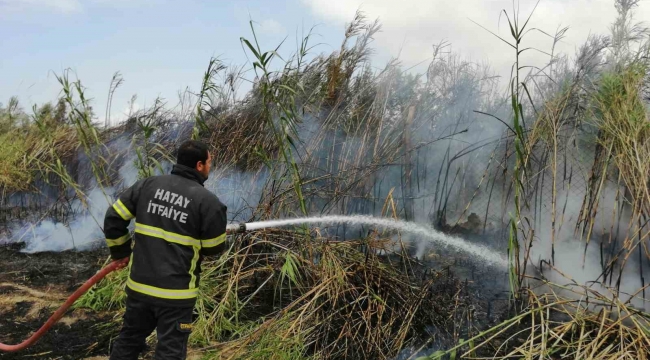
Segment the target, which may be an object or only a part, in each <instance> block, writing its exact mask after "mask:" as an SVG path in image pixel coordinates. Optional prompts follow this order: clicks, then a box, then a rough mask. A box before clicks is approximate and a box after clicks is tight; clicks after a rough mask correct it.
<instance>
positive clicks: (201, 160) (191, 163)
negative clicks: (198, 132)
mask: <svg viewBox="0 0 650 360" xmlns="http://www.w3.org/2000/svg"><path fill="white" fill-rule="evenodd" d="M211 162H212V156H211V155H210V152H209V151H208V146H207V145H206V144H205V143H203V142H201V141H196V140H189V141H186V142H184V143H183V144H181V146H180V148H178V154H177V155H176V163H177V164H180V165H185V166H187V167H190V168H193V169H196V171H198V172H199V173H201V175H203V176H205V178H206V179H207V178H208V174H210V163H211Z"/></svg>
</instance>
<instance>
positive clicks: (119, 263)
mask: <svg viewBox="0 0 650 360" xmlns="http://www.w3.org/2000/svg"><path fill="white" fill-rule="evenodd" d="M244 231H246V225H245V224H243V223H242V224H233V225H228V228H227V229H226V233H235V232H244ZM128 263H129V259H128V258H126V259H121V260H115V261H112V262H111V263H110V264H108V266H106V267H104V268H103V269H101V270H99V271H98V272H97V273H96V274H95V275H93V277H91V278H90V279H88V280H87V281H86V282H85V283H84V284H83V285H81V286H80V287H79V288H78V289H77V291H75V292H74V293H73V294H72V295H70V297H69V298H68V299H67V300H66V302H65V303H63V305H61V307H59V309H58V310H57V311H56V312H54V314H52V316H50V318H49V319H48V320H47V321H46V322H45V324H43V326H41V328H40V329H38V331H36V332H35V333H34V334H32V336H30V337H29V338H28V339H27V340H25V341H23V342H21V343H20V344H16V345H7V344H3V343H0V351H4V352H15V351H20V350H24V349H26V348H28V347H29V346H31V345H33V344H34V343H36V341H38V339H40V338H41V337H42V336H43V335H45V333H46V332H47V331H48V330H50V328H51V327H52V326H53V325H54V324H55V323H56V322H57V321H59V320H61V318H62V317H63V315H64V314H65V312H66V311H67V310H68V309H69V308H70V306H72V304H74V302H75V301H77V299H78V298H79V297H80V296H81V295H83V294H84V293H85V292H86V291H88V290H89V289H90V288H91V287H93V285H95V284H96V283H98V282H99V281H100V280H101V279H103V278H104V277H106V275H108V274H110V273H112V272H113V271H116V270H120V269H123V268H125V267H126V266H127V265H128Z"/></svg>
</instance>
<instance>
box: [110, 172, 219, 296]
mask: <svg viewBox="0 0 650 360" xmlns="http://www.w3.org/2000/svg"><path fill="white" fill-rule="evenodd" d="M204 182H205V178H204V177H203V176H202V175H201V174H200V173H199V172H198V171H196V170H195V169H192V168H188V167H186V166H183V165H178V164H177V165H174V168H173V170H172V172H171V174H170V175H161V176H152V177H149V178H146V179H142V180H139V181H137V182H136V183H135V184H134V185H133V186H131V187H130V188H128V189H127V190H126V191H124V192H123V193H122V194H120V196H119V198H118V199H117V201H115V203H114V204H113V205H112V206H111V207H109V208H108V210H107V211H106V217H105V218H104V235H105V236H106V243H107V245H108V247H109V249H110V251H111V257H112V258H113V259H122V258H125V257H127V256H129V255H131V262H130V273H129V279H128V280H127V283H126V286H127V289H126V291H127V294H128V295H129V296H133V297H134V298H138V299H140V300H142V301H148V302H151V303H154V304H160V305H164V306H194V303H195V301H196V297H197V295H198V287H199V281H200V274H201V262H202V259H203V257H204V256H205V255H216V254H219V253H221V252H222V251H223V250H224V248H225V245H224V242H225V240H226V223H227V220H226V210H227V209H226V206H225V205H224V204H223V203H221V201H219V199H218V198H217V197H216V196H215V195H214V194H212V193H211V192H210V191H208V190H207V189H205V188H204V187H203V183H204ZM132 219H135V235H134V239H133V240H134V241H132V239H131V236H130V234H129V230H128V226H129V224H130V222H131V220H132ZM132 242H133V244H132ZM132 245H133V246H132Z"/></svg>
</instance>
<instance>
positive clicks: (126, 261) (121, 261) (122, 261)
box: [113, 256, 130, 270]
mask: <svg viewBox="0 0 650 360" xmlns="http://www.w3.org/2000/svg"><path fill="white" fill-rule="evenodd" d="M129 259H130V256H127V257H125V258H122V259H117V260H113V262H115V263H117V268H116V269H117V270H120V269H124V268H125V267H126V266H127V265H129Z"/></svg>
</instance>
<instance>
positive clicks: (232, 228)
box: [226, 223, 246, 234]
mask: <svg viewBox="0 0 650 360" xmlns="http://www.w3.org/2000/svg"><path fill="white" fill-rule="evenodd" d="M243 232H246V223H239V224H230V225H228V226H226V233H227V234H239V233H243Z"/></svg>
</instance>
